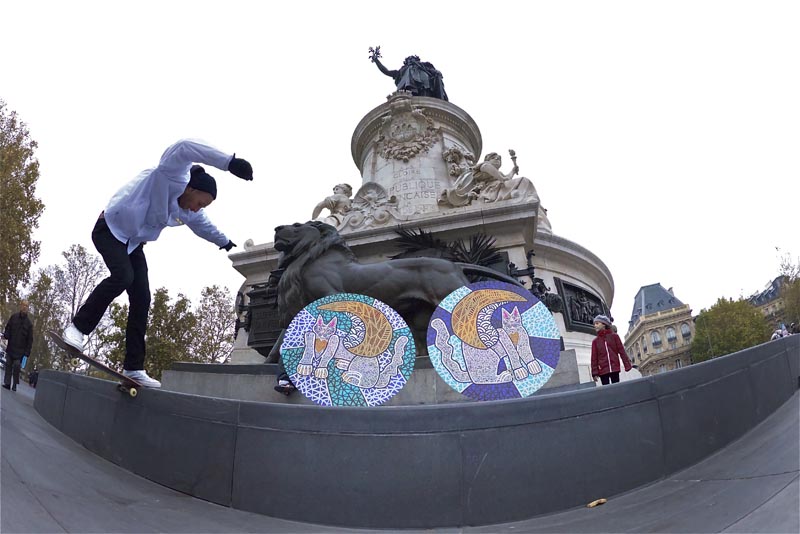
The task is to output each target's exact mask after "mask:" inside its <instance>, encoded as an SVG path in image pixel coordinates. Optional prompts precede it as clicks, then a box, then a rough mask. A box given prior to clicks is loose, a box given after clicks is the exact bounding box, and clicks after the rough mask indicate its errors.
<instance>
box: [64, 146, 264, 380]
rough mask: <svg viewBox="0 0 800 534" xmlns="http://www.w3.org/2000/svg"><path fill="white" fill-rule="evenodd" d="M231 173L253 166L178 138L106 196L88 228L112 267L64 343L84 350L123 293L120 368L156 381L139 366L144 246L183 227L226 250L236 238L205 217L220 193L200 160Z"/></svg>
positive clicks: (146, 291) (145, 301) (146, 286)
mask: <svg viewBox="0 0 800 534" xmlns="http://www.w3.org/2000/svg"><path fill="white" fill-rule="evenodd" d="M193 163H204V164H206V165H211V166H212V167H216V168H217V169H220V170H226V171H229V172H230V173H231V174H233V175H234V176H238V177H239V178H242V179H243V180H252V179H253V167H252V166H251V165H250V163H248V162H247V161H245V160H243V159H242V158H237V157H236V154H233V155H230V154H226V153H224V152H221V151H219V150H217V149H216V148H213V147H211V146H209V145H207V144H204V143H202V142H199V141H192V140H188V139H185V140H181V141H178V142H177V143H175V144H174V145H172V146H170V147H169V148H167V150H166V151H165V152H164V154H163V155H162V156H161V161H160V162H159V163H158V166H157V167H155V168H153V169H147V170H145V171H143V172H141V173H140V174H139V176H137V177H136V178H134V179H133V180H132V181H130V182H128V183H127V184H126V185H125V186H123V187H122V189H120V190H119V191H117V193H116V194H115V195H114V196H113V197H111V200H110V201H109V203H108V205H107V206H106V208H105V210H104V211H103V212H101V213H100V217H99V218H98V219H97V223H96V224H95V226H94V230H93V231H92V242H93V243H94V245H95V247H96V248H97V251H98V252H100V254H101V255H102V256H103V261H104V262H105V264H106V266H107V267H108V270H109V272H110V273H111V274H110V276H109V277H108V278H106V279H105V280H103V281H102V282H100V284H99V285H98V286H97V287H96V288H94V290H93V291H92V293H91V294H90V295H89V297H88V298H87V299H86V302H84V303H83V306H81V308H80V309H79V310H78V313H76V314H75V317H74V318H73V320H72V323H71V324H70V325H69V326H67V328H66V329H65V330H64V335H63V338H64V341H66V342H67V343H69V344H70V345H72V346H73V347H75V348H76V349H78V350H79V351H81V352H83V351H84V349H85V345H86V341H87V336H88V334H90V333H91V332H92V331H93V330H94V329H95V328H96V327H97V324H98V323H99V322H100V319H101V318H102V317H103V314H104V313H105V311H106V309H107V308H108V306H109V305H110V304H111V302H112V301H113V300H114V299H115V298H117V297H118V296H119V295H121V294H122V292H123V291H127V293H128V301H129V303H130V306H129V310H128V324H127V327H126V330H125V362H124V364H123V374H124V375H125V376H127V377H130V378H132V379H134V380H136V381H138V382H140V383H141V384H142V385H144V386H147V387H161V382H159V381H158V380H155V379H153V378H151V377H149V376H148V375H147V372H145V370H144V361H145V331H146V330H147V316H148V313H149V312H150V282H149V280H148V276H147V261H146V259H145V255H144V245H145V243H146V242H148V241H155V240H156V239H158V236H159V234H161V231H162V230H163V229H164V228H166V227H167V226H182V225H184V224H185V225H186V226H188V227H189V228H190V229H191V230H192V231H193V232H194V233H195V234H197V235H198V236H199V237H202V238H203V239H205V240H207V241H210V242H211V243H214V244H215V245H217V246H218V247H219V248H220V250H222V249H225V251H230V250H231V249H232V248H233V247H235V246H236V244H235V243H234V242H233V241H231V240H230V239H228V237H227V236H225V234H223V233H222V232H220V231H219V230H217V227H216V226H214V225H213V224H212V223H211V221H210V220H209V219H208V217H206V214H205V211H204V208H207V207H208V206H209V205H210V204H211V203H212V202H213V201H214V199H216V198H217V183H216V181H215V180H214V178H213V177H212V176H211V175H209V174H208V173H206V171H205V169H204V168H203V167H201V166H200V165H192V164H193Z"/></svg>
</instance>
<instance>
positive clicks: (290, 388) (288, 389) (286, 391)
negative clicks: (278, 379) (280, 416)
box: [275, 384, 297, 397]
mask: <svg viewBox="0 0 800 534" xmlns="http://www.w3.org/2000/svg"><path fill="white" fill-rule="evenodd" d="M275 391H277V392H278V393H283V394H284V395H286V396H287V397H288V396H289V395H291V394H292V393H293V392H295V391H297V388H296V387H294V386H293V385H292V384H289V385H287V386H281V385H280V384H279V385H277V386H275Z"/></svg>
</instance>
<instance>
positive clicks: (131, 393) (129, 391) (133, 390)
mask: <svg viewBox="0 0 800 534" xmlns="http://www.w3.org/2000/svg"><path fill="white" fill-rule="evenodd" d="M138 394H139V392H138V391H136V388H130V389H129V390H128V395H130V396H131V397H135V396H136V395H138Z"/></svg>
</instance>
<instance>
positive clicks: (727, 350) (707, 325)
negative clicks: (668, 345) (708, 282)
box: [691, 298, 771, 363]
mask: <svg viewBox="0 0 800 534" xmlns="http://www.w3.org/2000/svg"><path fill="white" fill-rule="evenodd" d="M770 331H771V329H770V326H769V325H768V324H767V320H766V319H765V318H764V316H763V315H762V314H761V312H760V311H758V309H756V307H755V306H753V305H752V304H750V303H749V302H748V301H747V300H746V299H739V300H736V301H734V300H729V299H724V298H721V299H719V300H718V301H717V303H716V304H714V305H713V306H712V307H711V308H710V309H708V310H703V311H701V312H700V315H698V316H697V319H696V321H695V336H694V340H693V341H692V348H691V353H692V361H693V362H694V363H698V362H702V361H705V360H708V359H710V358H716V357H717V356H724V355H726V354H731V353H734V352H737V351H740V350H743V349H746V348H749V347H752V346H754V345H758V344H759V343H764V342H765V341H768V340H769V336H770Z"/></svg>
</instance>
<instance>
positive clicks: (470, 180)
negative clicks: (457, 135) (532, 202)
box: [439, 152, 538, 206]
mask: <svg viewBox="0 0 800 534" xmlns="http://www.w3.org/2000/svg"><path fill="white" fill-rule="evenodd" d="M502 163H503V159H502V158H501V157H500V155H499V154H498V153H497V152H491V153H490V154H487V155H486V157H485V158H484V159H483V161H482V162H480V163H478V164H476V165H473V166H472V167H471V168H469V169H468V170H466V171H465V172H463V173H462V174H461V176H459V177H458V178H457V179H456V181H455V182H454V183H453V187H452V188H451V189H446V190H445V191H444V192H443V193H442V196H441V198H440V200H439V202H440V203H442V204H449V205H451V206H466V205H468V204H471V203H472V202H473V201H477V202H497V201H499V200H522V199H524V198H527V197H538V195H537V194H536V188H535V187H534V186H533V183H532V182H531V181H530V180H528V179H527V178H525V177H522V176H519V177H515V175H517V174H518V173H519V167H518V166H517V165H516V163H515V164H514V168H513V169H511V172H510V173H508V174H503V173H502V172H501V171H500V167H501V165H502Z"/></svg>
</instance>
